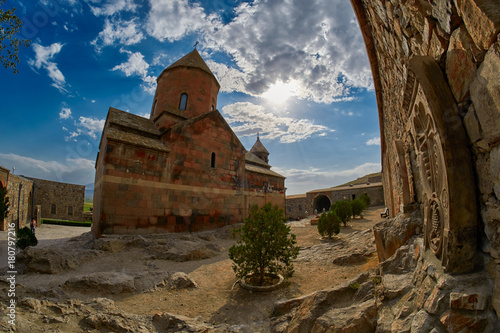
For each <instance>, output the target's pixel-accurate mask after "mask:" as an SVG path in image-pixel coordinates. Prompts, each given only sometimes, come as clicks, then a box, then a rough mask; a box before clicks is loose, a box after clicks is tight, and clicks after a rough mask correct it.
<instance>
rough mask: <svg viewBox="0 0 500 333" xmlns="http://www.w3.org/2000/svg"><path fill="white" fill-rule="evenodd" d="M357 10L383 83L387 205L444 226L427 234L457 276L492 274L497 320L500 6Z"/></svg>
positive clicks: (398, 3)
mask: <svg viewBox="0 0 500 333" xmlns="http://www.w3.org/2000/svg"><path fill="white" fill-rule="evenodd" d="M351 2H352V4H353V8H354V10H355V12H356V15H357V17H358V21H359V24H360V28H361V31H362V33H363V37H364V39H365V44H366V46H367V51H368V55H369V59H370V63H371V67H372V72H373V77H374V85H375V89H376V96H377V104H378V108H379V118H380V124H381V146H382V164H383V181H384V189H385V193H384V196H385V202H386V205H387V206H388V207H389V209H390V211H391V215H392V216H395V215H397V214H399V213H400V212H402V213H407V212H408V211H409V210H411V207H412V204H413V203H415V202H416V203H417V204H420V207H421V212H422V215H423V217H424V220H425V221H430V220H431V219H433V221H435V222H437V223H435V226H437V225H438V223H440V222H441V223H442V228H443V229H442V232H441V231H439V230H435V227H432V226H430V225H429V224H428V227H426V230H424V234H425V235H424V236H425V239H426V241H425V244H426V245H425V246H426V248H427V249H430V250H431V251H434V252H435V253H436V256H437V257H438V258H440V260H441V262H442V265H443V266H444V267H445V270H447V271H450V272H455V273H465V272H467V271H471V270H473V269H474V268H475V267H478V266H480V267H487V268H488V270H489V272H490V274H491V276H492V277H493V279H494V281H495V282H494V283H495V285H496V292H495V296H494V298H493V305H494V307H495V308H496V310H497V313H498V311H500V264H497V262H499V261H500V228H499V227H500V202H499V199H500V41H499V32H500V10H499V6H498V1H496V0H435V1H419V0H383V1H380V0H351ZM458 156H460V157H458ZM469 164H470V167H469V166H468V165H469ZM469 170H470V171H469ZM457 203H460V204H457ZM476 203H477V204H476ZM463 205H467V206H468V207H469V208H468V209H467V211H464V214H457V213H456V210H457V209H460V207H461V206H463ZM454 214H455V215H454ZM452 215H453V216H452ZM460 215H466V217H463V216H462V217H460ZM426 223H430V222H426ZM460 251H462V252H460ZM470 253H472V256H471V254H470ZM475 253H478V254H479V255H478V256H474V254H475ZM452 314H455V312H452ZM460 316H464V318H465V317H467V314H465V313H461V314H460ZM442 322H443V323H444V322H446V321H445V320H442ZM448 322H450V323H451V324H450V325H453V323H454V321H448ZM446 328H447V329H448V330H450V331H452V330H453V329H455V327H446Z"/></svg>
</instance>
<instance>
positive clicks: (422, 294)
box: [415, 276, 436, 309]
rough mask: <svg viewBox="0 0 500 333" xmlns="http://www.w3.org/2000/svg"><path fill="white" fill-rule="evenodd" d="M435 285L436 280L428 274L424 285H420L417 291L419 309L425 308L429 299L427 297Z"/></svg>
mask: <svg viewBox="0 0 500 333" xmlns="http://www.w3.org/2000/svg"><path fill="white" fill-rule="evenodd" d="M435 285H436V283H435V282H434V280H432V278H430V277H429V276H427V277H426V278H425V279H424V282H423V283H422V285H420V287H419V288H418V289H417V290H416V291H415V292H416V294H417V296H416V302H417V307H418V308H419V309H421V308H423V306H424V304H425V302H426V301H427V298H428V297H429V295H430V294H431V292H432V290H433V289H434V286H435Z"/></svg>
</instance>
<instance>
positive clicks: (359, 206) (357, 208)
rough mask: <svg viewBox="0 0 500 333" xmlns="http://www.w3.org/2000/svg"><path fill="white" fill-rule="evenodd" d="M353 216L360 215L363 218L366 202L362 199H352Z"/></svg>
mask: <svg viewBox="0 0 500 333" xmlns="http://www.w3.org/2000/svg"><path fill="white" fill-rule="evenodd" d="M351 208H352V217H353V218H354V217H355V216H359V217H361V218H363V211H364V210H365V203H364V202H363V201H361V199H358V198H356V199H354V200H353V201H351Z"/></svg>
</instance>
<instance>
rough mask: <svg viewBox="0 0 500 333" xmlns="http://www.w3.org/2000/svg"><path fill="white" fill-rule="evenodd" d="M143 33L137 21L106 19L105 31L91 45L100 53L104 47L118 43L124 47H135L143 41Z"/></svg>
mask: <svg viewBox="0 0 500 333" xmlns="http://www.w3.org/2000/svg"><path fill="white" fill-rule="evenodd" d="M143 38H144V35H143V33H142V32H141V31H140V29H139V26H138V25H137V23H136V19H132V20H130V21H121V20H116V19H115V20H113V19H111V20H109V19H106V21H105V23H104V29H103V31H101V32H100V33H99V35H98V36H97V38H96V39H94V40H93V41H92V42H91V44H92V45H94V46H95V47H96V49H97V50H98V51H100V49H101V47H102V46H109V45H113V44H114V43H115V42H116V41H117V42H119V43H120V44H122V45H133V44H137V43H139V42H141V41H142V39H143Z"/></svg>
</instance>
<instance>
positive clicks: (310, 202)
mask: <svg viewBox="0 0 500 333" xmlns="http://www.w3.org/2000/svg"><path fill="white" fill-rule="evenodd" d="M363 193H366V194H368V196H369V197H370V206H381V205H383V204H384V189H383V187H382V184H381V183H379V184H370V185H354V186H352V187H351V186H343V187H334V188H331V189H325V190H317V191H311V192H308V193H307V194H306V195H303V196H290V197H287V199H286V216H287V218H288V219H301V218H305V217H307V216H308V215H311V214H314V213H315V210H318V209H317V207H315V200H316V199H317V198H319V197H322V196H326V197H327V198H328V200H329V201H330V205H333V204H334V203H335V202H336V201H339V200H345V199H347V200H353V199H355V198H359V196H360V195H361V194H363ZM317 213H320V212H319V211H318V212H317Z"/></svg>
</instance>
